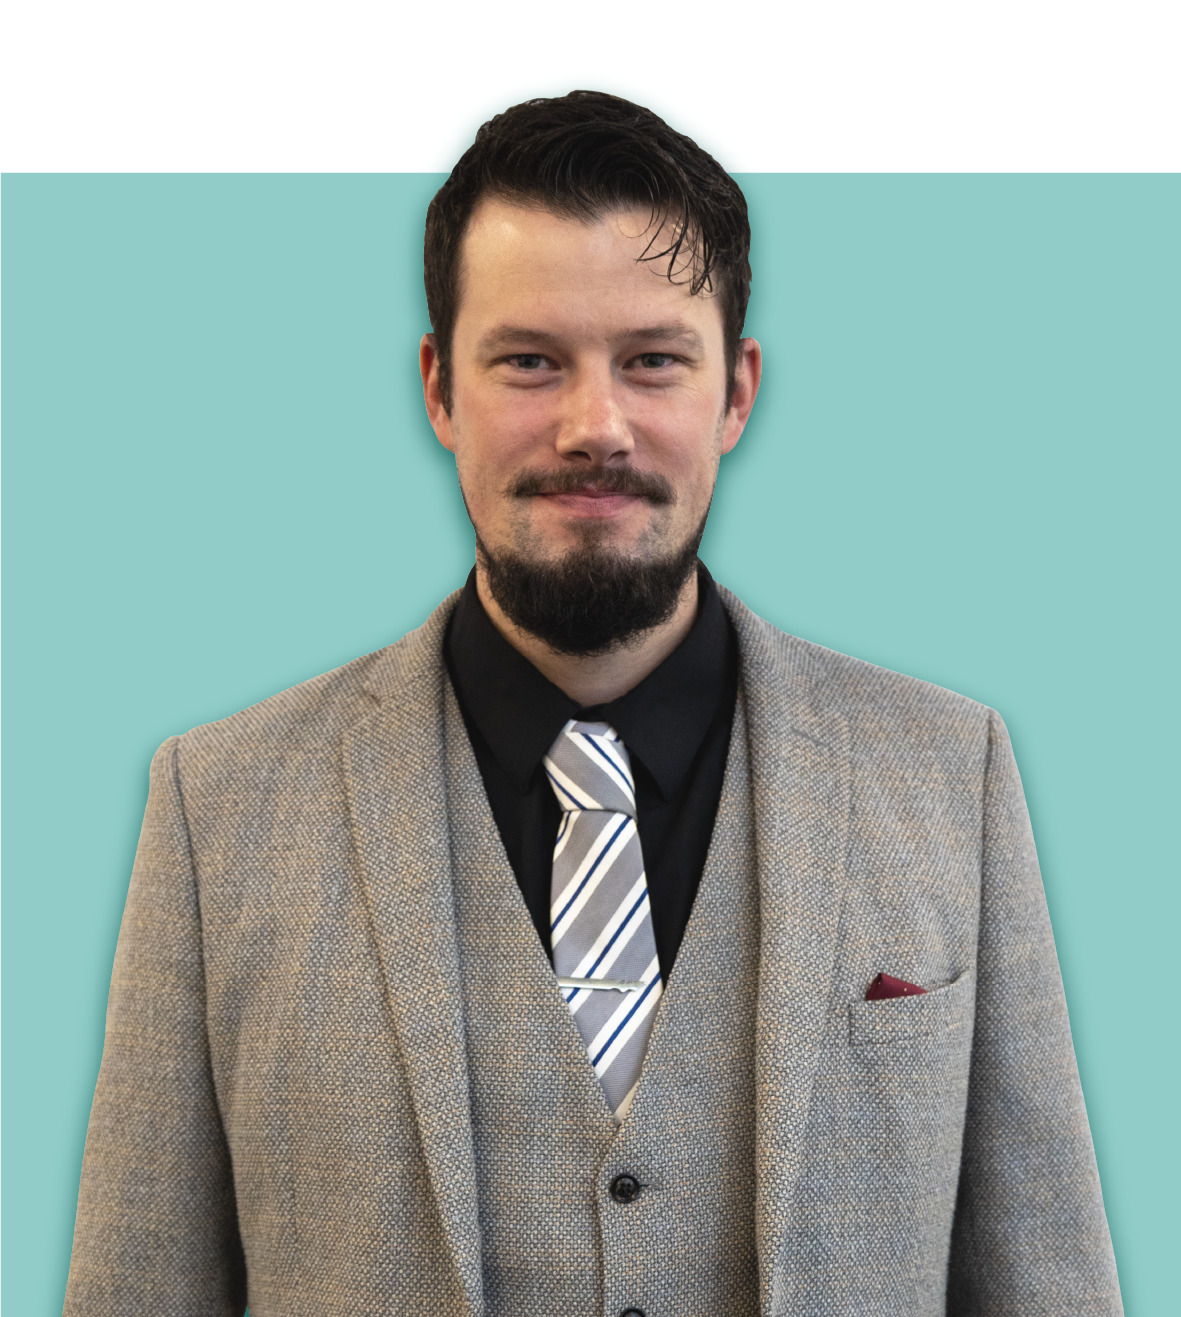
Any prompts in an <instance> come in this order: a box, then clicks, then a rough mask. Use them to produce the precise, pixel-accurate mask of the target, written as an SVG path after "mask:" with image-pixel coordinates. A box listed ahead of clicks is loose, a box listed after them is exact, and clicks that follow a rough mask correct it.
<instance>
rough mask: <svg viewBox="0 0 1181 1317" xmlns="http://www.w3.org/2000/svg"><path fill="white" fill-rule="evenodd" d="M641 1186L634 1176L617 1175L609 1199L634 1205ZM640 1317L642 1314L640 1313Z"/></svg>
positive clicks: (633, 1310) (636, 1309)
mask: <svg viewBox="0 0 1181 1317" xmlns="http://www.w3.org/2000/svg"><path fill="white" fill-rule="evenodd" d="M640 1189H641V1185H640V1182H639V1180H637V1179H636V1177H635V1176H634V1175H617V1176H616V1177H615V1179H614V1180H612V1181H611V1184H610V1192H611V1197H612V1198H614V1199H615V1201H616V1202H617V1203H634V1202H635V1201H636V1199H637V1198H639V1196H640ZM628 1312H640V1310H639V1308H629V1309H628ZM640 1317H644V1314H643V1313H642V1312H640Z"/></svg>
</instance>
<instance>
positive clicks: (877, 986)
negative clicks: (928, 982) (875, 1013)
mask: <svg viewBox="0 0 1181 1317" xmlns="http://www.w3.org/2000/svg"><path fill="white" fill-rule="evenodd" d="M926 991H927V990H926V988H920V987H919V985H918V984H917V983H907V981H906V980H905V979H896V978H895V977H894V976H893V975H892V974H879V975H878V976H877V978H876V979H874V981H873V982H872V983H871V984H870V985H869V988H868V989H867V990H866V993H865V1000H866V1001H890V1000H891V999H892V998H894V997H918V996H921V995H922V994H923V993H924V992H926Z"/></svg>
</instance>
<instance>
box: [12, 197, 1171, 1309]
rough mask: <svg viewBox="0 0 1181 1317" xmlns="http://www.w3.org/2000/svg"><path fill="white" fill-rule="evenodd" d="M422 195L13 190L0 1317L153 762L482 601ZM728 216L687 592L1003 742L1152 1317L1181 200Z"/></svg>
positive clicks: (1166, 1112) (91, 1025)
mask: <svg viewBox="0 0 1181 1317" xmlns="http://www.w3.org/2000/svg"><path fill="white" fill-rule="evenodd" d="M440 181H441V177H437V176H429V175H393V176H388V175H387V176H375V175H371V176H334V175H329V176H278V175H268V176H175V177H172V176H128V177H120V176H15V177H10V178H8V179H6V180H5V181H4V184H3V209H4V254H5V261H4V271H3V275H4V278H3V313H4V376H3V386H4V390H3V407H4V423H5V437H6V440H7V452H6V472H5V474H6V480H5V484H4V512H5V518H4V549H5V553H4V572H5V587H6V588H5V611H6V622H7V628H6V640H7V647H6V653H5V671H4V675H5V678H6V694H7V702H6V709H5V712H6V715H7V722H6V728H5V730H6V732H7V744H6V747H5V748H6V753H5V759H4V769H5V772H4V787H5V803H6V805H7V827H6V830H5V833H4V860H5V873H4V878H5V885H4V923H3V950H4V962H3V1007H4V1033H3V1042H4V1077H5V1081H6V1083H5V1092H4V1110H3V1116H4V1135H5V1143H4V1153H5V1157H4V1188H3V1195H4V1196H3V1206H4V1269H3V1298H4V1300H5V1302H6V1303H7V1304H8V1305H10V1306H9V1307H8V1312H9V1313H11V1314H12V1317H18V1314H19V1317H47V1315H48V1314H51V1313H55V1312H59V1311H60V1306H61V1300H62V1293H63V1289H64V1285H65V1279H66V1272H67V1266H68V1258H69V1246H70V1237H71V1231H72V1224H73V1213H74V1204H75V1198H76V1194H77V1185H78V1172H79V1165H80V1161H81V1155H82V1145H83V1138H84V1135H85V1128H86V1119H87V1112H88V1109H89V1104H90V1099H91V1095H92V1092H93V1087H94V1081H95V1076H96V1073H97V1069H98V1064H99V1059H100V1054H101V1047H102V1027H103V1011H104V1005H105V999H106V992H107V983H108V979H109V975H110V969H111V960H112V955H113V952H114V946H115V938H116V933H117V929H118V923H119V916H120V912H121V908H122V904H123V899H124V895H125V892H126V887H127V880H128V874H129V870H130V865H131V859H132V853H133V849H134V845H135V840H136V835H137V832H138V826H139V820H140V816H141V814H142V809H143V804H144V799H145V795H146V787H147V767H148V762H149V758H150V756H151V754H152V752H153V750H154V749H155V747H156V746H157V745H158V744H159V742H160V741H162V740H163V739H164V738H165V737H166V736H169V735H171V734H172V733H175V732H181V731H184V730H185V729H187V728H189V727H191V726H193V725H195V724H197V723H202V722H205V721H208V720H210V719H214V718H221V717H223V716H225V715H227V714H229V713H232V712H234V711H235V710H237V709H240V708H242V707H243V706H245V705H248V704H251V703H253V702H255V701H257V700H260V699H262V698H264V697H265V696H267V695H270V694H272V693H273V692H275V691H278V690H281V689H282V688H284V687H286V686H289V685H292V684H293V683H295V682H299V681H302V680H304V679H306V678H308V677H311V676H313V675H314V674H316V673H319V672H322V671H324V670H326V669H329V668H332V667H335V666H337V665H339V664H341V663H344V662H346V661H348V660H349V659H351V658H353V657H355V656H356V655H358V654H361V653H364V652H366V651H369V650H372V649H375V648H377V647H379V646H382V645H385V644H387V643H389V642H390V641H392V640H394V639H396V638H397V637H398V636H399V635H401V634H402V633H403V632H404V631H406V630H407V629H408V628H410V627H413V626H415V625H417V624H418V623H419V622H420V621H422V619H423V618H424V617H425V616H426V614H427V613H428V611H429V610H430V609H431V608H432V607H433V606H434V604H435V603H437V602H438V600H439V599H441V598H442V597H443V595H444V594H446V593H447V592H448V591H449V590H451V589H452V588H454V587H455V586H457V585H458V584H459V583H460V582H461V581H462V580H463V577H464V575H465V573H466V571H467V569H468V566H469V564H470V562H471V558H472V535H471V531H470V528H469V526H468V524H467V522H466V519H465V517H464V513H463V508H462V505H461V503H460V500H459V497H458V493H457V489H456V484H455V478H454V471H453V467H452V464H451V460H450V458H449V455H448V454H447V453H446V452H444V451H443V449H442V448H440V447H439V446H438V444H436V443H435V442H434V439H433V436H432V435H431V432H430V430H429V428H428V426H427V423H426V420H425V417H424V415H423V409H422V404H421V401H420V396H419V392H418V382H417V374H416V364H415V354H416V347H417V341H418V336H419V334H420V333H421V332H422V330H423V329H424V328H425V326H426V314H425V307H424V301H423V295H422V284H421V247H420V243H421V233H422V218H423V213H424V209H425V206H426V203H427V200H428V199H429V197H430V196H431V194H432V192H433V190H434V189H435V188H436V187H437V186H438V184H439V183H440ZM741 182H742V184H743V186H744V187H745V188H746V190H747V193H748V196H749V199H750V204H751V210H752V220H753V225H754V231H755V235H756V245H755V250H754V253H753V260H754V266H755V271H756V283H755V293H754V298H753V301H752V303H751V310H750V317H749V320H748V332H749V333H753V334H755V335H756V336H757V337H758V338H759V339H760V340H761V341H762V343H763V346H764V349H765V352H766V358H767V375H766V380H765V383H764V386H763V392H762V395H761V397H760V399H759V402H758V405H757V407H756V410H755V414H754V418H753V420H752V422H751V424H750V427H749V428H748V431H747V433H746V435H745V437H744V438H743V440H742V442H741V444H740V445H739V447H738V449H737V450H736V451H735V453H734V454H733V455H732V456H730V457H728V458H727V459H726V460H725V462H724V463H723V468H722V475H721V479H720V484H719V489H718V495H717V498H716V501H715V506H714V512H713V516H712V518H711V521H710V529H709V532H708V535H707V539H706V541H705V545H704V548H703V550H702V555H703V557H704V558H705V560H706V561H707V562H708V563H709V565H710V567H711V568H712V569H713V571H714V573H715V574H716V575H717V576H718V578H719V579H720V580H722V581H724V582H725V583H727V584H728V585H730V586H731V587H732V588H734V589H735V590H736V591H737V592H738V593H739V595H740V596H742V597H743V598H744V599H745V601H746V602H747V603H748V604H749V605H751V606H752V607H753V608H754V609H755V610H756V611H758V612H759V613H761V614H763V615H764V616H765V617H767V618H769V619H770V620H771V621H773V622H774V623H776V624H777V625H778V626H781V627H783V628H785V629H787V630H789V631H792V632H795V633H797V634H799V635H802V636H806V637H808V638H809V639H811V640H814V641H818V642H820V643H821V644H823V645H828V646H831V647H833V648H835V649H839V650H842V651H845V652H847V653H850V654H855V655H858V656H860V657H862V658H865V659H869V660H871V661H872V662H874V663H880V664H884V665H885V666H887V667H890V668H895V669H898V670H901V671H903V672H908V673H911V674H914V675H915V676H918V677H922V678H925V679H926V680H929V681H933V682H937V683H938V684H940V685H943V686H948V687H951V688H953V689H955V690H958V691H961V692H964V693H965V694H967V695H970V696H972V697H973V698H975V699H977V700H981V701H983V702H985V703H987V704H989V705H992V706H994V707H996V708H998V709H999V710H1000V711H1001V712H1002V714H1003V715H1004V717H1005V719H1006V721H1007V722H1008V725H1009V728H1010V730H1011V732H1012V734H1013V739H1014V742H1015V745H1016V749H1017V755H1018V762H1019V763H1020V765H1021V767H1022V771H1023V774H1024V780H1025V784H1026V790H1027V794H1028V799H1029V803H1030V808H1031V812H1032V815H1033V822H1034V829H1035V833H1036V836H1037V840H1038V843H1039V849H1040V853H1041V857H1042V863H1043V869H1044V874H1045V883H1046V889H1047V894H1048V898H1049V904H1050V911H1051V915H1052V917H1053V922H1054V929H1055V933H1056V935H1057V939H1058V948H1059V954H1060V958H1061V962H1062V969H1063V976H1064V979H1065V983H1066V990H1067V996H1068V1000H1069V1004H1070V1010H1071V1019H1072V1023H1073V1027H1074V1032H1075V1041H1076V1046H1077V1051H1078V1058H1079V1064H1080V1068H1081V1071H1082V1077H1083V1084H1084V1089H1085V1093H1086V1097H1087V1103H1088V1108H1089V1110H1090V1115H1091V1121H1092V1127H1093V1130H1094V1136H1095V1143H1096V1147H1097V1152H1098V1158H1099V1167H1100V1171H1101V1174H1102V1179H1103V1185H1104V1190H1105V1194H1106V1200H1107V1204H1108V1212H1109V1215H1110V1220H1111V1225H1112V1233H1113V1236H1114V1239H1115V1246H1116V1253H1117V1257H1118V1260H1119V1264H1120V1272H1121V1276H1122V1280H1123V1285H1124V1292H1125V1300H1126V1305H1127V1311H1128V1313H1129V1314H1131V1317H1148V1315H1149V1314H1157V1313H1164V1312H1166V1311H1168V1310H1170V1309H1171V1308H1172V1302H1173V1301H1175V1287H1176V1276H1175V1263H1174V1262H1173V1259H1174V1258H1175V1256H1176V1253H1175V1249H1176V1238H1177V1230H1178V1226H1179V1219H1178V1210H1177V1193H1176V1187H1177V1185H1178V1183H1181V1159H1179V1157H1178V1144H1177V1135H1176V1128H1177V1124H1178V1122H1177V1119H1176V1116H1177V1096H1176V1095H1177V1091H1178V1079H1179V1078H1181V1073H1179V1072H1181V1066H1179V1064H1178V1060H1177V1056H1178V1048H1177V1042H1178V1039H1177V1030H1176V1026H1175V1023H1174V1022H1175V1020H1176V1017H1177V1001H1176V995H1177V991H1178V989H1177V979H1176V974H1175V971H1176V967H1177V951H1176V946H1177V928H1178V922H1177V915H1178V898H1177V863H1176V850H1177V848H1176V845H1175V819H1176V805H1175V801H1176V791H1177V781H1176V774H1175V762H1176V758H1177V752H1176V746H1177V735H1178V717H1177V713H1178V710H1177V698H1176V693H1177V689H1178V673H1177V669H1176V657H1175V656H1176V641H1177V607H1176V604H1177V600H1176V594H1175V574H1174V569H1175V559H1174V556H1173V554H1174V539H1173V530H1174V526H1175V522H1176V499H1177V485H1176V478H1177V469H1176V468H1177V457H1176V454H1177V447H1178V440H1179V438H1181V422H1179V404H1178V391H1177V369H1178V362H1179V360H1181V354H1179V348H1181V344H1179V342H1178V338H1179V333H1178V313H1179V308H1181V269H1179V259H1178V249H1179V246H1181V244H1178V242H1177V235H1178V233H1181V186H1179V180H1178V179H1177V178H1175V177H1174V178H1170V177H1162V176H1145V177H1135V176H1111V177H1071V176H1049V177H1033V176H1011V177H1006V176H996V177H991V176H965V177H957V176H914V177H907V176H865V177H861V176H857V177H850V176H832V175H825V176H790V175H748V176H742V177H741ZM1167 824H1168V825H1169V826H1167ZM1170 1293H1172V1294H1173V1295H1174V1300H1173V1301H1170V1300H1169V1299H1168V1297H1167V1296H1168V1295H1169V1294H1170Z"/></svg>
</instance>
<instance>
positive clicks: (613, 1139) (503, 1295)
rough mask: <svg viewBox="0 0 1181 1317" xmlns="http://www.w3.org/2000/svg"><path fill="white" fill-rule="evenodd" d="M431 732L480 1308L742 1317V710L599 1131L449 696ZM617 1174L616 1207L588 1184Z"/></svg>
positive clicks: (746, 1077) (752, 892)
mask: <svg viewBox="0 0 1181 1317" xmlns="http://www.w3.org/2000/svg"><path fill="white" fill-rule="evenodd" d="M446 738H447V760H448V765H449V772H448V801H447V804H448V814H449V816H450V817H451V819H452V829H453V830H452V839H453V840H452V847H453V855H454V870H453V872H454V884H455V916H456V931H457V935H458V943H459V956H460V965H461V982H462V985H463V1000H464V1022H465V1026H466V1028H465V1032H466V1035H467V1059H468V1076H469V1084H470V1091H471V1095H472V1099H471V1101H472V1105H471V1115H472V1133H473V1143H474V1148H475V1162H476V1182H477V1194H478V1201H479V1216H480V1233H481V1241H482V1260H483V1291H484V1302H485V1304H486V1312H487V1313H488V1317H520V1315H521V1314H523V1313H528V1314H529V1315H530V1317H571V1314H574V1313H611V1314H614V1313H620V1312H623V1311H625V1310H626V1309H628V1308H632V1307H636V1308H640V1309H642V1310H643V1312H644V1313H645V1314H647V1317H693V1315H694V1314H702V1317H705V1314H709V1315H710V1317H746V1315H747V1314H752V1315H753V1314H755V1313H757V1312H758V1308H759V1284H758V1258H757V1254H756V1249H755V1230H754V1200H755V1194H754V1186H755V1167H754V1106H755V1104H754V1026H755V1010H756V1006H757V1001H758V947H759V910H758V893H757V888H756V885H755V855H754V837H753V816H752V811H751V804H750V784H749V778H748V756H747V746H746V722H745V718H744V716H743V707H742V702H741V701H739V706H738V710H737V712H736V716H735V725H734V730H733V734H732V737H731V748H730V756H729V761H728V764H727V771H726V777H725V782H724V785H723V790H722V797H721V802H720V805H719V809H718V821H717V826H716V828H715V832H714V838H713V843H712V845H711V847H710V852H709V858H708V862H707V864H706V868H705V872H704V875H703V877H702V882H701V887H700V889H699V892H698V895H697V899H696V902H695V904H694V907H693V914H692V917H691V919H690V922H689V926H688V928H687V929H686V933H685V939H684V942H683V943H682V946H681V950H680V954H679V955H678V957H677V962H676V966H675V968H674V971H673V974H672V976H671V978H670V980H669V984H668V990H667V992H666V993H665V996H664V998H663V1000H662V1002H661V1004H660V1008H659V1013H658V1015H657V1019H656V1025H655V1028H654V1030H653V1033H652V1040H651V1044H650V1046H649V1049H648V1055H647V1058H646V1060H645V1063H644V1071H643V1076H642V1080H641V1084H640V1089H639V1092H638V1094H637V1097H636V1101H635V1104H634V1106H633V1108H632V1110H631V1112H630V1114H629V1116H628V1118H627V1119H626V1120H625V1121H624V1123H623V1125H622V1127H621V1128H620V1129H619V1130H618V1132H617V1131H616V1127H615V1125H614V1123H613V1121H612V1118H611V1115H610V1112H609V1110H608V1107H607V1104H606V1102H605V1101H604V1098H603V1094H602V1090H601V1088H600V1087H599V1083H598V1081H597V1080H596V1079H595V1076H594V1072H593V1071H592V1069H591V1066H590V1062H589V1060H588V1059H587V1056H586V1050H585V1047H584V1045H583V1043H582V1040H581V1039H580V1038H579V1035H578V1030H577V1029H576V1027H575V1025H574V1022H573V1020H572V1019H571V1017H570V1013H569V1011H568V1010H567V1008H566V1004H565V1003H564V1002H563V1001H562V998H561V994H560V993H559V992H558V990H557V988H556V986H555V983H554V975H553V971H552V970H551V968H550V965H549V962H548V960H547V959H546V956H545V952H544V951H543V950H542V947H541V943H540V941H539V939H538V937H537V934H536V932H535V930H534V928H533V924H532V922H531V920H530V918H529V914H528V912H527V910H526V907H525V903H524V900H523V899H522V897H521V894H520V890H519V888H518V887H517V884H516V881H515V879H514V877H513V874H512V870H511V869H510V868H509V865H508V861H507V859H506V858H505V854H504V850H503V848H502V846H501V844H500V839H499V837H498V836H497V833H496V826H495V823H494V822H493V819H492V815H491V812H490V810H489V808H488V804H487V800H486V798H485V796H484V791H483V784H482V782H481V781H480V775H479V770H478V768H477V766H476V763H475V759H474V757H473V756H472V753H471V750H470V748H469V747H468V743H467V735H466V733H465V731H464V727H463V721H462V718H461V716H460V713H459V709H458V707H457V705H456V703H455V700H454V698H453V697H452V698H449V699H448V707H447V717H446ZM510 1057H511V1058H512V1060H511V1063H510V1064H509V1065H507V1066H506V1064H505V1062H506V1058H510ZM624 1173H626V1174H630V1175H632V1176H634V1177H635V1178H636V1179H637V1180H639V1181H640V1183H641V1184H642V1185H643V1189H642V1190H641V1193H640V1196H639V1198H638V1199H636V1200H635V1201H634V1202H631V1203H618V1202H615V1201H614V1200H613V1199H612V1197H611V1195H610V1193H609V1191H608V1186H609V1185H610V1183H611V1181H612V1180H613V1179H614V1177H615V1176H617V1175H620V1174H624Z"/></svg>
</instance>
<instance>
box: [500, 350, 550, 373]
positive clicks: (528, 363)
mask: <svg viewBox="0 0 1181 1317" xmlns="http://www.w3.org/2000/svg"><path fill="white" fill-rule="evenodd" d="M509 361H510V362H511V363H512V364H513V365H514V366H516V368H517V369H518V370H540V369H541V368H542V366H544V365H545V361H546V359H545V357H543V356H542V355H541V353H540V352H518V353H517V355H516V356H515V357H509Z"/></svg>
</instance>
